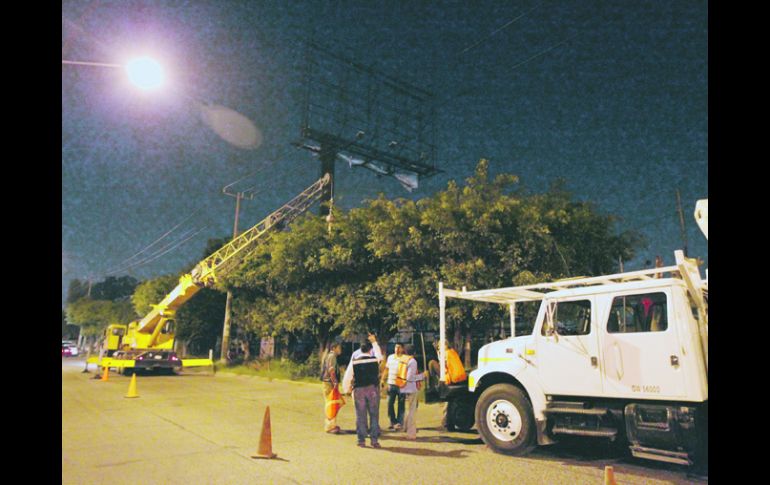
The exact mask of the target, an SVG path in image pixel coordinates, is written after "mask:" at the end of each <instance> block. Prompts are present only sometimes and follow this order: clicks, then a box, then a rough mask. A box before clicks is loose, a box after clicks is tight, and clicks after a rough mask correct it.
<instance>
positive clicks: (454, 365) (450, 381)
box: [431, 340, 468, 431]
mask: <svg viewBox="0 0 770 485" xmlns="http://www.w3.org/2000/svg"><path fill="white" fill-rule="evenodd" d="M434 345H435V346H436V352H437V353H438V346H439V343H438V341H436V342H435V344H434ZM444 349H445V351H446V362H445V364H444V370H445V374H444V383H445V384H446V385H447V386H451V385H457V384H460V383H462V382H465V381H466V380H467V379H468V375H467V374H466V373H465V366H464V365H463V362H462V360H461V359H460V355H459V354H458V353H457V351H456V350H455V349H454V348H453V347H452V344H451V343H449V341H448V340H445V341H444ZM431 364H433V365H432V366H431V367H432V370H433V371H434V372H435V374H436V375H438V373H439V366H438V362H435V361H432V362H431ZM441 429H442V430H444V431H453V430H454V429H455V426H454V424H453V423H452V420H451V417H450V413H449V403H447V402H444V403H442V405H441Z"/></svg>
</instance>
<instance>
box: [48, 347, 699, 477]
mask: <svg viewBox="0 0 770 485" xmlns="http://www.w3.org/2000/svg"><path fill="white" fill-rule="evenodd" d="M89 367H90V373H82V370H83V369H84V361H83V359H82V358H67V359H64V358H63V359H62V484H124V483H125V484H136V483H148V484H149V483H153V484H265V483H271V484H272V483H275V484H283V483H287V484H338V483H356V484H357V485H360V484H370V483H371V484H388V483H420V484H434V483H435V484H441V485H446V484H459V483H462V484H475V483H479V484H488V483H515V484H517V485H528V484H538V485H540V484H570V485H578V484H597V485H598V484H603V483H604V469H605V466H607V465H611V466H613V467H614V473H615V478H616V480H617V483H619V484H646V485H655V484H684V483H694V484H705V483H708V482H707V481H706V480H705V479H701V478H694V477H688V474H687V470H686V469H685V468H683V467H679V466H675V465H668V464H662V463H656V462H650V461H642V460H636V459H633V458H630V457H626V456H623V455H622V454H618V453H617V452H613V451H611V450H609V449H607V448H606V447H603V446H600V445H598V444H596V443H595V442H588V444H586V442H582V443H583V444H582V445H580V446H567V445H563V444H560V445H555V446H550V447H541V448H539V449H537V450H536V451H535V452H533V453H532V454H531V455H528V456H527V457H524V458H513V457H507V456H503V455H498V454H495V453H492V452H491V451H490V450H488V449H486V447H485V445H484V443H483V442H482V441H481V439H480V438H479V437H478V435H477V434H476V433H475V432H472V433H461V432H450V433H441V432H439V431H438V430H437V427H438V426H439V424H440V421H441V411H440V408H439V405H425V404H421V405H420V407H419V409H418V415H417V425H418V428H419V433H418V435H417V441H406V440H405V439H404V435H403V434H402V433H395V432H390V433H388V432H385V434H383V436H382V437H381V439H380V442H381V444H382V448H381V449H379V450H377V449H373V448H371V447H367V448H366V449H361V448H358V447H357V446H356V436H355V431H354V430H355V410H354V408H353V403H352V400H349V401H348V403H347V404H346V405H345V406H343V408H342V409H341V411H340V414H339V417H338V424H339V425H340V426H341V427H342V429H343V430H344V432H345V433H344V434H342V435H337V436H335V435H329V434H326V433H323V431H322V428H323V397H322V393H321V386H320V384H311V383H295V382H287V381H278V380H273V381H269V380H268V379H265V378H260V377H247V376H238V375H235V374H229V373H226V372H218V373H217V374H216V375H213V374H211V372H205V371H204V372H197V373H194V374H193V373H185V374H183V375H171V376H143V375H139V376H137V394H138V395H139V397H137V398H133V399H131V398H126V397H125V395H126V394H127V392H128V387H129V383H130V379H129V378H128V377H126V376H121V375H117V374H114V373H110V376H109V379H108V381H106V382H102V381H101V380H98V379H94V376H95V374H96V372H95V369H94V368H93V366H89ZM381 403H382V405H381V407H380V416H381V418H380V424H381V425H385V426H387V424H388V423H387V412H386V410H385V403H386V401H385V400H384V399H383V400H382V401H381ZM266 406H270V417H271V428H272V447H273V452H274V453H277V455H278V458H277V459H274V460H256V459H253V458H251V455H252V454H255V453H256V451H257V449H258V446H259V439H260V432H261V430H262V422H263V417H264V414H265V408H266ZM367 445H368V441H367Z"/></svg>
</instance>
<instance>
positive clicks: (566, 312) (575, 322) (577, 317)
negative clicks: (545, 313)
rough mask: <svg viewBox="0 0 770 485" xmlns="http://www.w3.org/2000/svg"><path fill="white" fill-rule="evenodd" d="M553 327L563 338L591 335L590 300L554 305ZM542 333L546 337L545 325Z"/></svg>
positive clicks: (563, 302)
mask: <svg viewBox="0 0 770 485" xmlns="http://www.w3.org/2000/svg"><path fill="white" fill-rule="evenodd" d="M553 325H554V328H555V330H556V333H557V334H559V335H562V336H570V335H588V334H589V333H591V302H590V301H589V300H577V301H561V302H558V303H555V304H554V305H553ZM541 333H542V334H543V335H545V325H543V327H542V330H541Z"/></svg>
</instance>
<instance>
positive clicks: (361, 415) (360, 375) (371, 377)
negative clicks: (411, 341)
mask: <svg viewBox="0 0 770 485" xmlns="http://www.w3.org/2000/svg"><path fill="white" fill-rule="evenodd" d="M381 361H382V352H381V351H380V346H379V345H378V344H377V338H376V337H375V336H374V335H373V334H371V333H370V334H369V336H368V337H367V340H366V341H364V342H362V343H361V348H360V349H359V350H356V351H355V352H353V355H352V356H351V357H350V363H349V364H348V368H347V370H345V376H344V378H343V379H342V389H343V391H344V392H345V393H346V394H347V393H349V392H351V391H352V392H353V400H354V401H355V404H356V436H357V437H358V446H360V447H362V448H365V447H366V434H367V429H368V431H369V437H370V439H371V443H372V447H373V448H380V443H379V438H380V386H379V383H380V362H381ZM367 415H368V418H369V419H368V423H367ZM367 424H368V426H367Z"/></svg>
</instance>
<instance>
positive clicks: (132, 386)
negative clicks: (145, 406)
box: [126, 374, 139, 397]
mask: <svg viewBox="0 0 770 485" xmlns="http://www.w3.org/2000/svg"><path fill="white" fill-rule="evenodd" d="M126 397H139V394H137V393H136V374H133V375H132V376H131V383H130V384H129V385H128V394H126Z"/></svg>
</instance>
